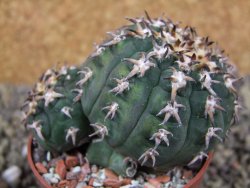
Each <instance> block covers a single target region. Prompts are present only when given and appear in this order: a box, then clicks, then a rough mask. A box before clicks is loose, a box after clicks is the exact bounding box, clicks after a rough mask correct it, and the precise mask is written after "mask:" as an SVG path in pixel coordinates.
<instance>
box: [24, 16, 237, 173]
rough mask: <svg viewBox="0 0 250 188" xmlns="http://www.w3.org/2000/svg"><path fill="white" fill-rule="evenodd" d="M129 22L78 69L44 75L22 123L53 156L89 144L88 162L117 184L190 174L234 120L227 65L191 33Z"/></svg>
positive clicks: (167, 24)
mask: <svg viewBox="0 0 250 188" xmlns="http://www.w3.org/2000/svg"><path fill="white" fill-rule="evenodd" d="M128 20H129V21H130V22H132V24H131V25H128V26H124V27H122V28H120V29H118V30H116V31H114V32H109V33H108V34H109V35H110V38H109V39H107V40H106V41H104V42H103V43H102V44H100V45H99V46H96V50H95V51H94V52H93V53H92V54H91V55H90V56H89V58H88V59H87V60H86V62H85V63H83V64H82V65H81V66H79V67H73V68H72V67H70V68H66V67H63V68H62V69H61V70H59V71H56V70H52V69H50V70H48V71H47V72H46V73H45V74H44V75H43V76H42V77H41V80H40V82H39V83H37V84H36V86H35V88H34V89H33V91H32V92H31V93H30V96H29V97H28V99H27V102H26V103H25V105H24V108H25V109H26V110H25V123H26V124H27V126H28V127H29V128H31V129H32V130H33V132H34V133H35V135H36V137H37V139H38V140H39V142H40V143H41V144H42V145H43V146H44V147H45V148H47V149H49V150H52V151H55V152H63V151H67V150H70V149H72V148H74V147H76V146H79V145H81V144H83V143H89V145H88V149H87V153H86V156H87V158H88V160H89V161H90V162H91V163H95V164H99V165H101V166H104V167H108V168H111V169H113V170H114V171H115V172H116V173H118V174H120V175H124V176H130V177H132V176H134V175H135V173H136V170H137V167H140V166H145V167H146V168H145V169H147V170H149V171H155V172H163V171H166V170H168V169H169V168H172V167H174V166H176V165H187V164H189V165H191V164H193V163H194V162H195V161H196V160H199V159H201V158H203V157H206V156H207V154H206V153H207V152H208V151H209V150H211V149H212V148H213V146H214V144H215V143H216V142H217V141H223V139H224V138H225V135H226V132H227V130H228V129H229V127H230V125H231V124H233V123H234V122H235V121H237V120H238V111H239V109H240V105H239V103H238V96H237V90H236V89H235V86H234V83H235V82H237V81H238V80H239V79H238V78H237V77H236V76H235V75H234V66H233V65H232V64H230V62H229V60H228V58H227V57H226V56H225V55H224V53H223V51H222V50H220V49H219V47H218V46H216V45H213V42H212V41H210V40H209V38H208V37H199V36H198V34H197V33H196V31H195V29H194V28H192V27H185V28H181V27H180V26H179V25H178V24H177V23H174V22H172V21H171V20H169V19H167V20H164V19H162V18H157V19H151V18H150V17H149V16H148V14H146V18H144V17H141V18H128Z"/></svg>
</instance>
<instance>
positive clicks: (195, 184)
mask: <svg viewBox="0 0 250 188" xmlns="http://www.w3.org/2000/svg"><path fill="white" fill-rule="evenodd" d="M32 138H33V137H32V136H30V137H29V140H28V156H27V157H28V163H29V165H30V168H31V170H32V172H33V173H34V175H35V178H36V180H37V182H38V183H39V185H40V186H41V187H42V188H52V186H50V185H49V184H48V183H47V182H46V181H45V180H44V178H43V177H42V176H41V175H40V174H39V172H38V171H37V169H36V167H35V164H34V162H33V159H32ZM212 158H213V154H212V153H209V155H208V159H207V160H206V162H205V163H204V165H203V167H202V168H201V170H200V171H199V172H198V173H197V174H196V176H195V177H194V178H193V179H191V180H190V181H189V183H188V184H186V185H185V186H184V188H199V187H200V184H201V182H202V180H203V176H204V174H205V172H206V170H207V168H208V166H209V164H210V162H211V160H212Z"/></svg>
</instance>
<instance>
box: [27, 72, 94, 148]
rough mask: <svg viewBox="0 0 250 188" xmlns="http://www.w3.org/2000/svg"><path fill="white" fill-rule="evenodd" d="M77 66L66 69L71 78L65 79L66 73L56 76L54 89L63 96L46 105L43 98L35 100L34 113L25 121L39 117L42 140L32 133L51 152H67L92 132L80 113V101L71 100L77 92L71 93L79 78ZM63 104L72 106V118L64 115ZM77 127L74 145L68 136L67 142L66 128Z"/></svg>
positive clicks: (29, 121) (84, 117)
mask: <svg viewBox="0 0 250 188" xmlns="http://www.w3.org/2000/svg"><path fill="white" fill-rule="evenodd" d="M78 71H79V69H74V70H70V69H68V75H70V77H71V79H70V80H67V79H66V76H65V75H61V76H59V77H58V80H57V83H56V85H55V86H54V91H55V92H57V93H61V94H63V95H64V97H63V98H60V99H55V101H53V102H51V103H50V104H49V105H48V107H45V105H44V101H43V100H40V101H39V102H38V107H37V109H36V110H37V112H36V113H35V114H34V115H32V116H30V117H29V119H28V123H32V122H33V121H36V120H41V124H42V134H43V136H44V138H45V139H44V140H42V139H41V138H39V137H38V135H37V134H35V131H33V132H34V135H35V137H36V139H37V140H38V141H39V144H41V145H42V146H43V147H44V148H45V149H47V150H49V151H52V152H53V153H61V152H64V151H68V150H70V149H72V148H74V147H76V146H78V145H80V144H82V143H85V142H86V141H87V140H86V138H88V135H89V134H90V132H91V130H92V129H91V127H90V126H89V121H88V119H87V117H86V116H85V115H84V114H83V110H82V106H81V101H80V100H79V101H78V102H73V99H74V97H75V96H76V95H77V93H75V92H72V89H75V88H76V86H75V84H76V82H77V81H78V80H79V79H80V76H79V74H77V72H78ZM64 106H69V107H71V108H73V111H72V112H71V116H72V119H71V118H69V117H67V116H66V115H65V114H63V113H62V112H61V109H62V108H63V107H64ZM72 126H73V127H75V128H79V129H80V130H79V131H78V132H77V136H76V145H75V146H74V145H73V143H72V141H71V138H69V142H67V141H66V139H65V137H66V133H67V129H69V128H70V127H72Z"/></svg>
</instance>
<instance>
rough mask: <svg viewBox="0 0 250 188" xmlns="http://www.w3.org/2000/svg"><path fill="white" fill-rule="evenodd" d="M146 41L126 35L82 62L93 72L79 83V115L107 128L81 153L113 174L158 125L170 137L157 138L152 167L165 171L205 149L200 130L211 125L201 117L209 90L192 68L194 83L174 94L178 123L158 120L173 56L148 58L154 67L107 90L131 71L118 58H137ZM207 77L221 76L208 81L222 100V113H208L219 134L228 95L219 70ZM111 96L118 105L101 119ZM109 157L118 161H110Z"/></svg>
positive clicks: (148, 143)
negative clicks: (125, 85)
mask: <svg viewBox="0 0 250 188" xmlns="http://www.w3.org/2000/svg"><path fill="white" fill-rule="evenodd" d="M151 41H152V38H151V37H150V38H146V39H143V40H142V39H135V38H131V37H128V38H127V39H125V40H124V41H122V42H120V43H118V44H116V45H114V46H112V47H107V48H106V49H105V51H104V52H103V53H102V54H101V55H100V56H97V57H93V58H92V57H90V58H89V59H88V60H87V62H86V63H85V64H84V65H83V66H87V67H89V68H90V69H91V70H92V71H93V73H94V74H93V77H92V78H91V79H90V80H89V81H88V82H87V83H86V84H84V85H83V91H84V92H83V96H82V107H83V111H84V114H85V115H86V116H87V117H88V119H89V121H90V123H96V122H98V123H102V124H103V125H105V126H106V127H107V128H108V131H109V134H108V136H106V137H105V140H104V141H103V142H105V143H93V144H92V145H91V146H90V148H89V150H88V152H87V158H88V160H89V161H90V162H91V163H95V164H99V165H101V166H104V167H109V168H111V169H113V170H114V171H116V172H117V173H119V174H124V171H123V170H121V169H125V168H126V167H124V166H122V165H123V163H122V158H123V157H127V156H129V157H131V158H133V159H134V160H135V161H137V160H138V158H139V157H140V156H141V155H142V154H143V153H144V152H145V151H146V150H147V149H149V148H153V147H154V144H155V142H154V140H149V139H150V137H151V136H152V135H153V134H154V133H155V132H157V131H158V129H160V128H163V129H166V130H168V131H170V132H172V133H173V135H174V136H173V137H171V136H169V141H170V146H169V147H168V146H167V145H166V144H165V143H164V142H162V143H161V144H160V146H159V147H158V148H157V151H158V152H159V154H160V155H159V156H157V157H156V164H155V166H154V167H153V170H154V171H166V170H167V169H169V168H171V167H174V166H176V165H183V164H187V163H188V162H189V161H190V160H191V159H192V158H193V157H194V156H195V155H197V154H198V153H199V151H201V150H204V149H205V135H206V132H207V129H208V128H209V127H210V126H211V123H210V120H209V118H205V116H204V112H205V103H206V99H207V96H208V95H209V92H208V91H207V90H206V89H201V84H200V83H199V82H198V80H199V76H198V72H192V73H191V74H190V75H189V76H191V77H192V78H194V79H195V80H196V81H197V82H196V83H194V82H193V83H191V82H188V83H187V86H186V87H185V88H183V89H181V90H179V91H178V93H177V98H176V101H177V103H180V104H183V105H185V106H186V109H183V108H180V109H179V115H180V117H181V120H182V123H183V126H181V127H179V126H178V123H177V122H176V120H175V119H174V118H172V117H171V118H170V120H169V121H168V122H167V123H166V125H159V124H160V123H161V122H162V120H163V117H164V114H163V115H161V116H156V114H157V113H158V112H159V111H160V110H161V109H162V108H164V106H165V105H166V104H167V102H168V101H170V100H171V99H170V98H171V82H170V81H169V80H166V79H164V78H165V77H169V76H171V75H172V70H171V69H170V66H172V67H175V68H176V69H177V70H178V66H177V64H176V63H174V62H175V60H176V58H175V57H173V56H172V57H170V58H168V59H165V60H164V61H162V62H160V61H158V60H156V59H154V60H155V63H156V64H157V67H155V68H151V69H150V70H148V71H147V72H146V74H145V75H144V77H137V76H135V77H133V78H131V79H130V90H129V91H124V92H123V93H122V94H118V95H115V94H114V93H110V92H109V90H111V89H112V88H114V87H115V86H116V82H115V81H114V80H113V78H118V79H121V78H124V77H126V75H128V73H129V72H130V71H131V70H132V66H133V65H132V64H130V63H127V62H123V58H134V59H138V58H139V52H148V51H150V50H152V42H151ZM215 58H216V57H215ZM212 79H216V80H219V81H221V84H213V86H212V87H213V89H214V91H215V92H216V93H217V94H218V97H219V98H221V99H222V102H221V106H222V107H223V108H224V109H225V112H223V111H218V110H216V112H215V114H214V119H215V126H216V127H221V128H222V129H223V133H221V134H220V133H218V134H219V135H220V136H221V137H222V138H224V136H225V133H226V131H227V129H228V128H229V125H230V121H231V119H232V117H233V111H234V108H233V107H234V105H233V101H234V96H233V95H232V94H231V93H229V91H228V89H227V88H226V87H225V85H224V84H223V78H222V75H220V74H218V75H216V76H212ZM113 101H115V102H117V103H118V104H119V109H118V111H117V113H116V115H115V117H114V119H113V120H111V119H107V120H106V121H105V122H104V117H105V115H106V111H102V110H101V109H102V108H103V107H105V106H107V105H108V104H111V102H113ZM216 141H217V140H216V138H213V139H212V142H211V144H210V147H209V150H211V149H212V148H213V145H214V142H216ZM122 156H123V157H122ZM115 159H116V160H115ZM113 161H119V162H118V163H116V164H114V163H113ZM145 166H147V167H152V161H151V160H150V159H149V160H148V161H147V162H146V163H145Z"/></svg>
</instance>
